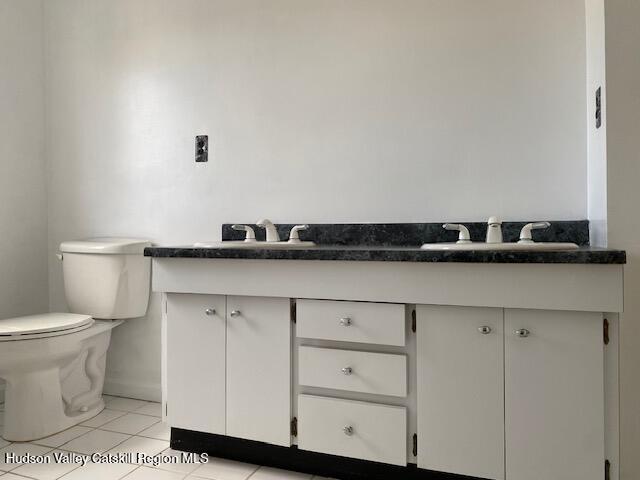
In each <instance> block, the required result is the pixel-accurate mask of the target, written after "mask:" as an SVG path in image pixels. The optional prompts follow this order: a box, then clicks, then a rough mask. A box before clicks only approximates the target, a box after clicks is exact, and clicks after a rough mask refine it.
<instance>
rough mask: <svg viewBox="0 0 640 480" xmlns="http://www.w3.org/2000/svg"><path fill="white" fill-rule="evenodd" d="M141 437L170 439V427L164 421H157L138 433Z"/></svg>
mask: <svg viewBox="0 0 640 480" xmlns="http://www.w3.org/2000/svg"><path fill="white" fill-rule="evenodd" d="M138 435H139V436H141V437H149V438H155V439H158V440H167V441H169V440H171V428H170V427H169V425H167V424H166V423H164V422H158V423H156V424H155V425H152V426H151V427H149V428H147V429H145V430H143V431H141V432H140V433H138Z"/></svg>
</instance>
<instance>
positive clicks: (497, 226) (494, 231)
mask: <svg viewBox="0 0 640 480" xmlns="http://www.w3.org/2000/svg"><path fill="white" fill-rule="evenodd" d="M486 242H487V243H502V221H501V220H499V219H498V218H497V217H491V218H489V220H488V221H487V239H486Z"/></svg>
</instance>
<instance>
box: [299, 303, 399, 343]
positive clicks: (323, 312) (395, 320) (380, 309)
mask: <svg viewBox="0 0 640 480" xmlns="http://www.w3.org/2000/svg"><path fill="white" fill-rule="evenodd" d="M296 305H297V306H296V308H297V336H298V337H302V338H318V339H322V340H338V341H342V342H358V343H373V344H379V345H399V346H404V345H405V306H404V305H399V304H393V303H370V302H337V301H331V300H298V301H297V302H296Z"/></svg>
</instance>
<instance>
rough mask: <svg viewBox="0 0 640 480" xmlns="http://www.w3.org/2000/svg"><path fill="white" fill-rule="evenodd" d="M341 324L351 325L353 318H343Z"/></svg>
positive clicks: (344, 325)
mask: <svg viewBox="0 0 640 480" xmlns="http://www.w3.org/2000/svg"><path fill="white" fill-rule="evenodd" d="M340 325H342V326H343V327H349V326H350V325H351V319H350V318H349V317H344V318H341V319H340Z"/></svg>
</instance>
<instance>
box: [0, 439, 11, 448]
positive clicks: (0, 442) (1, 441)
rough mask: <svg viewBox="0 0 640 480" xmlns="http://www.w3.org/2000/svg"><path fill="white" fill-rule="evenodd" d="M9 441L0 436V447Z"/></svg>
mask: <svg viewBox="0 0 640 480" xmlns="http://www.w3.org/2000/svg"><path fill="white" fill-rule="evenodd" d="M10 443H11V442H7V441H6V440H5V439H4V438H1V437H0V448H4V447H6V446H7V445H9V444H10Z"/></svg>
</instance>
